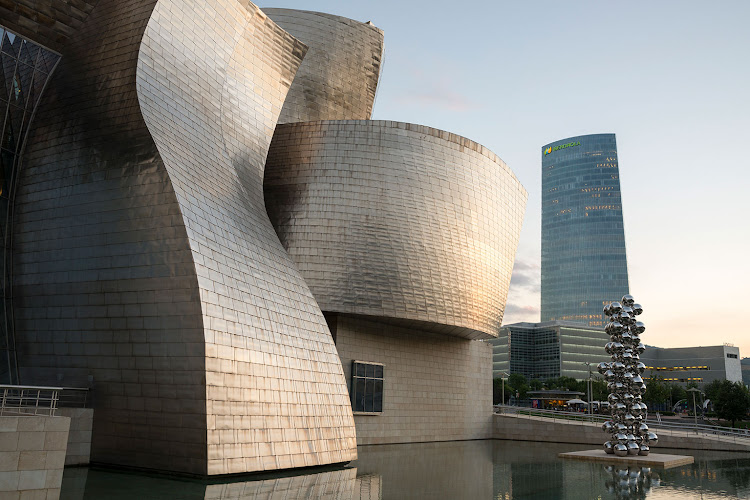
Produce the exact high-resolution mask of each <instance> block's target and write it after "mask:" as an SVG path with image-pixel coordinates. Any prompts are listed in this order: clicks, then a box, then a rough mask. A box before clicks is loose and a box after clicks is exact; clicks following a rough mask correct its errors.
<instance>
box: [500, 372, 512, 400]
mask: <svg viewBox="0 0 750 500" xmlns="http://www.w3.org/2000/svg"><path fill="white" fill-rule="evenodd" d="M500 375H501V377H500V380H502V382H501V383H502V388H503V389H502V396H501V397H502V399H501V400H500V403H501V404H503V405H504V404H505V378H503V377H502V375H505V376H506V377H510V375H508V374H507V373H505V372H500Z"/></svg>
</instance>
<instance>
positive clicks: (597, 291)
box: [541, 134, 628, 327]
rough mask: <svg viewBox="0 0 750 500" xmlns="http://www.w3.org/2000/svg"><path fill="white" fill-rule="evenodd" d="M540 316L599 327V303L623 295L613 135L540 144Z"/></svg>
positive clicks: (625, 271) (624, 271)
mask: <svg viewBox="0 0 750 500" xmlns="http://www.w3.org/2000/svg"><path fill="white" fill-rule="evenodd" d="M541 288H542V290H541V291H542V300H541V306H542V307H541V321H542V322H544V321H556V320H557V321H573V322H576V323H581V324H585V325H588V326H596V327H602V326H604V324H605V318H604V315H603V314H602V309H603V307H604V304H607V303H609V302H611V301H613V300H620V298H621V297H622V296H623V295H625V294H627V293H628V264H627V257H626V254H625V232H624V228H623V220H622V198H621V194H620V172H619V164H618V159H617V143H616V140H615V135H614V134H596V135H585V136H579V137H571V138H568V139H563V140H561V141H556V142H553V143H551V144H548V145H546V146H544V147H543V148H542V287H541Z"/></svg>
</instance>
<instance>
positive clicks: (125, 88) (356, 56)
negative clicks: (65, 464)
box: [0, 0, 526, 476]
mask: <svg viewBox="0 0 750 500" xmlns="http://www.w3.org/2000/svg"><path fill="white" fill-rule="evenodd" d="M43 4H44V2H39V8H40V9H41V10H40V11H39V12H36V11H35V10H34V8H33V7H24V8H23V9H16V10H14V11H12V12H11V14H12V15H11V14H9V15H7V16H4V17H3V19H2V20H1V21H0V24H2V25H3V27H2V30H1V31H2V40H3V42H2V62H3V68H4V72H3V75H2V78H4V81H3V85H0V88H2V89H4V90H5V91H6V92H7V93H6V94H3V99H2V100H0V106H2V109H3V111H5V113H6V116H7V118H6V120H5V122H4V132H3V136H2V137H3V138H4V142H3V144H2V147H3V148H4V149H3V156H2V161H3V168H4V169H5V172H6V174H5V182H6V183H8V184H9V185H7V186H6V187H7V191H6V190H5V188H4V189H3V193H2V194H4V193H6V192H9V193H11V196H9V197H7V198H5V199H3V200H0V201H1V202H2V203H5V205H3V207H7V211H8V213H9V214H10V215H9V217H8V221H9V224H8V226H7V227H6V228H5V231H6V234H7V235H9V236H8V237H6V239H5V260H6V264H7V266H9V268H8V269H9V271H8V276H6V281H5V300H6V308H5V309H6V310H7V311H9V314H8V316H7V317H6V323H7V325H8V327H7V328H6V332H7V339H6V343H5V345H4V346H3V347H4V349H5V350H4V352H5V353H6V356H5V358H4V359H5V361H6V363H5V364H6V367H5V369H4V371H5V373H6V380H12V381H14V382H20V383H23V384H29V385H54V386H73V387H75V386H79V387H80V386H83V387H90V388H91V389H92V395H93V401H94V416H93V419H94V424H93V436H92V448H91V460H92V461H94V462H99V463H108V464H115V465H120V466H132V467H139V468H145V469H158V470H168V471H175V472H180V473H187V474H195V475H201V476H203V475H221V474H232V473H244V472H253V471H268V470H277V469H286V468H294V467H309V466H316V465H324V464H333V463H342V462H348V461H350V460H353V459H355V458H356V456H357V452H356V445H357V442H358V441H359V442H360V443H372V442H414V441H438V440H449V439H472V438H483V437H489V436H490V435H491V426H490V419H491V413H490V411H489V410H488V409H489V408H490V406H491V398H492V387H491V384H492V383H491V377H490V372H491V350H490V348H489V346H488V345H487V344H486V343H484V342H477V341H476V340H477V339H487V338H492V337H493V336H495V335H496V332H497V329H498V327H499V325H500V323H501V320H502V313H503V309H504V305H505V297H506V295H507V292H508V285H509V282H510V274H511V270H512V265H513V260H514V257H515V249H516V246H517V243H518V237H519V234H520V230H521V223H522V219H523V210H524V207H525V203H526V191H525V190H524V189H523V187H522V186H521V184H520V183H519V182H518V180H517V179H516V177H515V175H514V174H513V172H512V171H511V170H510V169H509V168H508V167H507V166H506V165H505V164H504V163H503V162H502V160H500V159H499V158H498V157H497V156H496V155H494V153H492V152H490V151H489V150H487V149H486V148H484V147H483V146H481V145H479V144H477V143H475V142H473V141H470V140H468V139H465V138H463V137H459V136H456V135H454V134H450V133H448V132H443V131H439V130H435V129H431V128H429V127H423V126H419V125H412V124H404V123H396V122H374V121H371V120H370V118H371V111H372V107H373V105H374V99H375V90H376V87H377V84H378V80H379V74H380V68H381V62H382V56H383V33H382V31H380V30H379V29H378V28H376V27H374V26H373V25H372V24H370V23H360V22H357V21H352V20H348V19H344V18H340V17H337V16H331V15H328V14H319V13H312V12H303V11H290V10H283V9H269V12H264V11H262V10H261V9H259V8H258V7H256V6H255V5H253V4H252V3H250V2H246V1H239V0H159V1H156V0H98V1H93V0H92V1H89V0H80V1H75V2H73V1H72V0H71V1H61V2H58V4H59V5H57V4H56V7H55V8H52V9H49V8H46V7H44V6H43ZM30 5H32V6H33V5H35V4H34V3H33V2H32V3H31V4H30ZM50 16H52V18H50ZM276 19H278V22H277V21H276ZM308 53H309V54H310V56H311V59H310V61H311V62H310V63H308V64H305V61H306V58H307V55H308ZM297 77H299V78H297ZM288 97H289V100H287V98H288ZM32 118H33V120H32ZM280 119H281V120H282V121H283V122H284V124H283V125H279V126H278V127H277V125H278V124H279V120H280ZM299 122H304V123H299ZM5 139H7V141H6V140H5ZM272 139H273V145H272ZM269 150H270V154H269ZM9 172H12V175H11V174H10V173H9ZM264 180H265V181H266V185H265V187H264ZM2 194H0V198H2ZM269 216H270V217H269ZM10 292H12V293H10ZM16 360H17V362H16Z"/></svg>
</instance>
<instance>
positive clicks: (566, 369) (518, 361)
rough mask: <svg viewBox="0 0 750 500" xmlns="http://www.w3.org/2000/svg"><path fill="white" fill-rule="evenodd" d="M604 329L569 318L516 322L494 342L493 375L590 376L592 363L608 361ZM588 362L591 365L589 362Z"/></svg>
mask: <svg viewBox="0 0 750 500" xmlns="http://www.w3.org/2000/svg"><path fill="white" fill-rule="evenodd" d="M608 341H609V336H608V335H607V334H606V333H605V332H604V329H602V328H595V327H587V326H582V325H580V324H578V323H573V322H567V321H547V322H544V323H513V324H511V325H506V326H503V327H502V328H500V332H499V334H498V336H497V338H496V339H491V340H489V342H490V343H491V344H492V345H493V377H496V378H497V377H504V376H505V375H502V372H505V373H507V374H512V373H520V374H521V375H523V376H524V377H526V378H527V379H528V380H532V379H539V380H544V379H549V378H556V377H563V376H564V377H573V378H575V379H578V380H582V379H587V378H588V376H589V371H588V370H589V366H591V368H592V371H593V373H595V374H596V375H597V376H598V373H597V372H596V370H595V368H596V365H598V364H599V363H601V362H603V361H608V360H609V355H608V354H607V353H606V352H605V351H604V345H605V344H606V343H607V342H608ZM586 363H589V365H586Z"/></svg>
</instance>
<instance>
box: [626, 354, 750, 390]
mask: <svg viewBox="0 0 750 500" xmlns="http://www.w3.org/2000/svg"><path fill="white" fill-rule="evenodd" d="M641 361H643V363H644V364H645V365H646V371H645V373H644V375H643V378H644V379H645V380H646V381H648V380H650V379H651V378H653V377H655V376H657V375H658V376H659V377H661V378H662V379H663V380H665V381H667V382H677V383H682V384H688V383H690V382H694V383H696V384H699V385H702V384H709V383H711V382H713V381H714V380H724V379H726V380H729V381H730V382H741V381H742V367H741V365H740V349H739V348H738V347H734V346H732V345H729V344H724V345H716V346H696V347H669V348H662V347H649V348H647V349H646V351H645V352H644V353H643V354H641Z"/></svg>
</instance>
